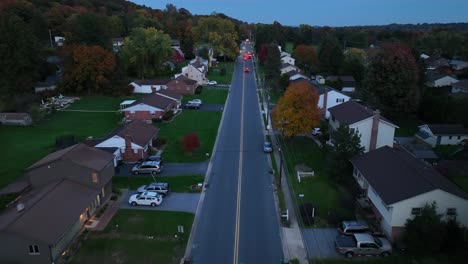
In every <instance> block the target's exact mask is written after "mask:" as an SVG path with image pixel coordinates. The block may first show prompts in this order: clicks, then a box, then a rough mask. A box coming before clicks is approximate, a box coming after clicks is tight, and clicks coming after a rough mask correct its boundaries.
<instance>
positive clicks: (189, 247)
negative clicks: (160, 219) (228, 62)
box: [180, 67, 236, 264]
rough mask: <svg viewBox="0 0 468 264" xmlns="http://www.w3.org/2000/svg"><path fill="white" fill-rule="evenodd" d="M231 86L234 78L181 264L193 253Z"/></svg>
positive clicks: (227, 101) (227, 99)
mask: <svg viewBox="0 0 468 264" xmlns="http://www.w3.org/2000/svg"><path fill="white" fill-rule="evenodd" d="M235 71H236V67H234V72H233V73H232V75H233V76H234V73H235ZM231 86H232V80H231V85H230V86H229V90H228V91H229V92H228V95H227V98H226V104H225V105H224V108H223V114H222V115H221V122H220V123H219V127H218V132H217V136H216V140H215V144H214V146H213V151H212V154H211V158H210V163H209V164H208V169H207V170H206V174H205V181H204V182H203V187H204V189H203V191H202V193H201V194H200V200H199V201H198V205H197V210H196V212H195V218H194V219H193V223H192V229H191V231H190V236H189V239H188V241H187V247H186V248H185V254H184V257H183V258H182V260H181V262H180V263H181V264H182V263H184V260H185V259H187V258H190V255H191V253H192V247H193V240H194V236H195V233H196V232H197V227H198V222H199V218H200V214H201V211H202V207H203V201H204V200H205V192H206V188H205V186H206V184H207V183H209V180H210V176H211V169H212V167H213V160H214V157H215V156H216V149H217V147H218V139H219V134H220V131H221V128H222V127H223V124H224V117H225V113H226V108H228V104H229V101H230V100H229V99H230V95H231Z"/></svg>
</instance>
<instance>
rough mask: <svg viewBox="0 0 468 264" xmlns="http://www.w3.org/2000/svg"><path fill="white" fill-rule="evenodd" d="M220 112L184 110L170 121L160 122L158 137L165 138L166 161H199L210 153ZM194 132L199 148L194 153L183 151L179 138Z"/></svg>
mask: <svg viewBox="0 0 468 264" xmlns="http://www.w3.org/2000/svg"><path fill="white" fill-rule="evenodd" d="M221 114H222V113H221V112H208V111H197V110H184V111H182V113H180V114H179V115H177V116H176V117H175V118H174V121H172V122H170V123H161V124H158V125H157V126H158V127H159V128H160V129H161V130H160V132H159V137H160V138H162V139H166V140H167V144H166V147H165V149H164V159H165V160H166V161H167V162H199V161H203V160H206V159H207V158H208V156H207V155H206V153H209V155H211V151H212V150H213V146H214V143H215V140H216V135H217V133H218V126H219V123H220V121H221ZM191 132H195V133H197V134H198V137H199V139H200V148H199V149H198V150H196V151H195V152H194V153H192V154H189V153H184V152H183V150H182V148H181V144H180V142H181V140H182V139H183V137H184V135H186V134H187V133H191Z"/></svg>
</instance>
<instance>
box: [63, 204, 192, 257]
mask: <svg viewBox="0 0 468 264" xmlns="http://www.w3.org/2000/svg"><path fill="white" fill-rule="evenodd" d="M193 218H194V215H193V214H191V213H182V212H168V211H143V210H126V209H121V210H119V211H118V212H117V214H116V215H115V216H114V218H113V219H112V220H111V222H110V223H109V225H108V226H107V228H106V229H105V230H104V231H103V232H90V233H89V234H88V238H87V239H86V240H83V242H82V246H81V248H80V249H79V250H78V252H76V254H75V255H74V256H73V257H72V259H71V263H168V264H170V263H174V264H175V263H179V262H180V259H181V258H182V257H183V254H184V251H185V246H186V243H187V239H188V236H189V234H190V230H191V227H192V222H193ZM117 225H118V227H116V226H117ZM178 225H183V226H184V231H185V233H184V234H183V235H182V236H181V237H179V238H175V235H177V227H178ZM150 237H153V239H151V238H150Z"/></svg>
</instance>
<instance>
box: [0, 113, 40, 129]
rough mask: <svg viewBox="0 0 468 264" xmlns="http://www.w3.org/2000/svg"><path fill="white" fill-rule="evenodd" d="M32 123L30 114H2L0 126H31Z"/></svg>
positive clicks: (0, 115)
mask: <svg viewBox="0 0 468 264" xmlns="http://www.w3.org/2000/svg"><path fill="white" fill-rule="evenodd" d="M32 123H33V121H32V118H31V116H30V115H29V114H28V113H0V125H15V126H30V125H31V124H32Z"/></svg>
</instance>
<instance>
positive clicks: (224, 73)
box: [219, 67, 226, 76]
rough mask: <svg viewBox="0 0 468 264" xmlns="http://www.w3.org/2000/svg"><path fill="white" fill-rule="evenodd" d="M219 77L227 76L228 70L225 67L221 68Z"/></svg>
mask: <svg viewBox="0 0 468 264" xmlns="http://www.w3.org/2000/svg"><path fill="white" fill-rule="evenodd" d="M219 75H221V76H224V75H226V68H224V67H223V68H221V70H220V71H219Z"/></svg>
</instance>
